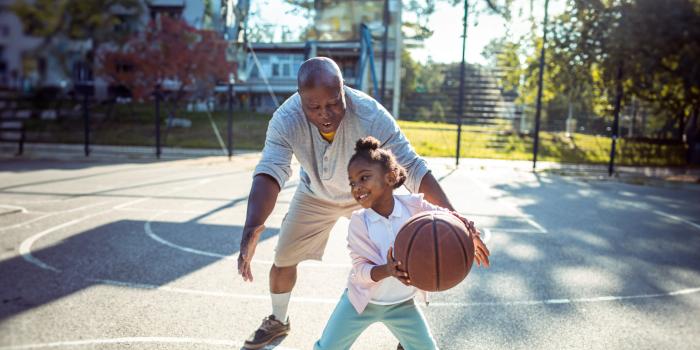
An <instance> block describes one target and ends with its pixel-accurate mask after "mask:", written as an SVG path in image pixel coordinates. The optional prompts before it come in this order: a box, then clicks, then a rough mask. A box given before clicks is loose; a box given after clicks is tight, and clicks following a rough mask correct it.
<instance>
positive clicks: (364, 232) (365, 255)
mask: <svg viewBox="0 0 700 350" xmlns="http://www.w3.org/2000/svg"><path fill="white" fill-rule="evenodd" d="M394 198H396V199H397V200H399V201H401V203H403V205H404V206H406V209H408V211H409V212H410V213H411V216H413V215H416V214H418V213H420V212H423V211H431V210H447V209H444V208H441V207H438V206H435V205H432V204H430V203H428V202H427V201H426V200H424V199H423V194H410V195H394ZM364 214H365V209H360V210H356V211H354V212H353V213H352V216H351V217H350V228H349V230H348V231H349V232H348V249H350V257H351V258H352V270H351V271H350V277H349V278H348V299H350V303H352V306H353V307H355V310H357V313H358V314H361V313H362V311H364V310H365V307H367V304H368V303H369V300H370V295H371V291H372V288H375V287H376V286H377V285H378V282H375V281H373V280H372V277H371V276H370V272H371V271H372V268H373V267H374V266H376V265H381V264H382V261H383V256H382V255H383V254H385V253H382V252H380V251H379V248H378V247H377V246H376V245H375V244H374V242H372V239H370V237H369V231H368V229H367V225H366V224H365V218H364ZM418 297H419V299H421V301H425V302H426V303H427V302H428V295H427V293H426V292H425V291H422V290H419V291H418Z"/></svg>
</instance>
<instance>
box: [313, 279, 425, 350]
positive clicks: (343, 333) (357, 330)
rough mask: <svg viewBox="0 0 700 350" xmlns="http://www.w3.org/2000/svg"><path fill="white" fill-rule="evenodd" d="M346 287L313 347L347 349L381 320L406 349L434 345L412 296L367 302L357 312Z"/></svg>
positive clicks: (417, 349) (414, 349)
mask: <svg viewBox="0 0 700 350" xmlns="http://www.w3.org/2000/svg"><path fill="white" fill-rule="evenodd" d="M347 293H348V292H347V290H346V291H345V293H343V296H342V297H341V298H340V301H339V302H338V305H336V307H335V310H333V314H331V318H330V319H329V320H328V323H327V324H326V328H325V329H324V330H323V334H322V335H321V339H319V340H318V341H317V342H316V344H314V350H326V349H329V350H330V349H332V350H339V349H350V346H352V344H353V343H354V342H355V340H356V339H357V337H359V336H360V334H361V333H362V332H363V331H364V330H365V329H367V327H369V326H370V325H371V324H372V323H375V322H381V323H383V324H384V325H385V326H386V327H387V328H389V331H391V333H393V334H394V336H395V337H396V338H397V339H398V340H399V342H400V343H401V345H402V346H403V347H404V349H406V350H424V349H437V345H436V344H435V339H433V335H432V334H430V330H429V329H428V323H427V322H426V320H425V317H424V316H423V313H422V312H421V311H420V309H419V308H418V307H417V306H416V304H415V303H414V302H413V299H411V300H408V301H404V302H403V303H399V304H394V305H376V304H369V305H367V308H365V310H364V311H363V312H362V313H361V314H358V313H357V311H356V310H355V308H354V307H353V306H352V304H351V303H350V300H349V299H348V296H347Z"/></svg>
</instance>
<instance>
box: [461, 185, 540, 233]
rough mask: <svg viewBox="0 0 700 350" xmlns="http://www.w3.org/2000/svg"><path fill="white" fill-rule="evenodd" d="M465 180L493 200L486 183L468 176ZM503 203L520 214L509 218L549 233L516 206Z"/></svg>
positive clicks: (490, 190)
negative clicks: (523, 221)
mask: <svg viewBox="0 0 700 350" xmlns="http://www.w3.org/2000/svg"><path fill="white" fill-rule="evenodd" d="M467 179H469V180H470V181H471V182H473V183H475V184H476V185H477V186H478V187H481V190H482V192H484V193H486V194H487V195H489V196H490V197H492V198H493V196H492V195H491V192H494V191H493V190H492V189H491V187H489V186H488V185H487V184H486V183H484V182H483V181H481V180H477V179H476V178H475V177H473V176H469V177H467ZM506 193H507V192H506ZM503 203H504V204H506V205H507V206H509V207H510V208H511V209H513V211H515V212H516V213H519V214H520V215H519V216H512V215H510V216H509V217H519V218H522V219H524V220H525V221H527V222H528V223H529V224H530V225H532V226H533V227H535V228H536V229H538V230H539V231H540V233H549V231H547V229H546V228H544V227H543V226H542V225H540V224H539V223H537V221H535V219H533V218H532V217H531V216H530V215H528V214H525V213H523V211H522V210H521V209H520V208H519V207H518V206H516V205H514V204H512V203H510V202H508V201H504V202H503Z"/></svg>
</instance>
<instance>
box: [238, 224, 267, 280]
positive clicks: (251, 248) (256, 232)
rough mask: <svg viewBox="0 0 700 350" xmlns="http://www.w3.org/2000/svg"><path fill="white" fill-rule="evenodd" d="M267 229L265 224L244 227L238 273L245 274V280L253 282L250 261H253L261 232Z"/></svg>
mask: <svg viewBox="0 0 700 350" xmlns="http://www.w3.org/2000/svg"><path fill="white" fill-rule="evenodd" d="M264 230H265V225H260V226H253V227H245V228H243V237H242V238H241V248H240V250H239V254H238V274H239V275H241V276H243V280H244V281H249V282H253V273H252V271H251V270H250V263H251V261H253V255H254V254H255V247H256V246H257V245H258V239H260V234H262V232H263V231H264Z"/></svg>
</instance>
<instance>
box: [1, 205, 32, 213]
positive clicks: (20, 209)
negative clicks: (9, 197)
mask: <svg viewBox="0 0 700 350" xmlns="http://www.w3.org/2000/svg"><path fill="white" fill-rule="evenodd" d="M0 208H6V209H10V210H12V211H9V212H7V213H4V214H3V215H5V214H14V213H17V212H19V213H26V212H27V208H25V207H20V206H17V205H10V204H0Z"/></svg>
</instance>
